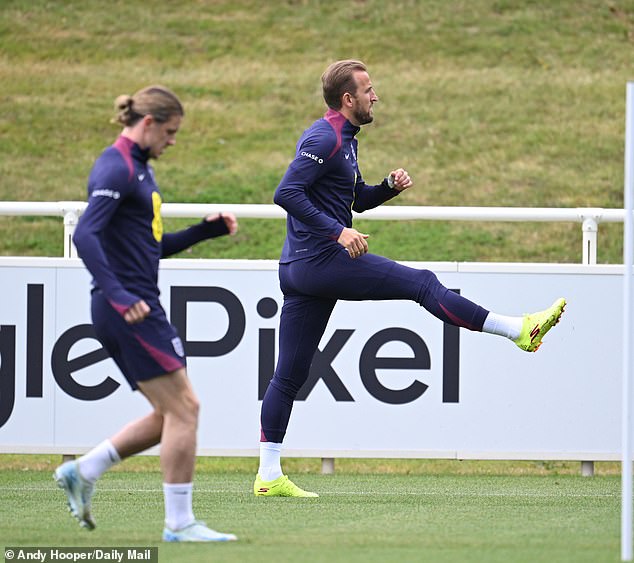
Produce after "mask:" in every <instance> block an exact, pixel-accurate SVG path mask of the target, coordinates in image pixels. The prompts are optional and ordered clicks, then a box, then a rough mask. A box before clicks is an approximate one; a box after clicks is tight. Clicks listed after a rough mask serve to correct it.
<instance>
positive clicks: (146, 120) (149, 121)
mask: <svg viewBox="0 0 634 563" xmlns="http://www.w3.org/2000/svg"><path fill="white" fill-rule="evenodd" d="M155 121H156V120H155V119H154V116H153V115H152V114H151V113H148V114H147V115H144V116H143V125H144V126H145V127H149V126H150V125H152V123H154V122H155Z"/></svg>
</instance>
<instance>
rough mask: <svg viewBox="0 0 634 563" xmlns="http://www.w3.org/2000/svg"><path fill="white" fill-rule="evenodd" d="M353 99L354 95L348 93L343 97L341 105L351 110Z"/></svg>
mask: <svg viewBox="0 0 634 563" xmlns="http://www.w3.org/2000/svg"><path fill="white" fill-rule="evenodd" d="M352 99H353V96H352V94H350V92H346V93H345V94H344V95H343V96H341V104H342V105H343V106H344V107H348V108H351V107H352Z"/></svg>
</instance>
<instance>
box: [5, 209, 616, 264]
mask: <svg viewBox="0 0 634 563" xmlns="http://www.w3.org/2000/svg"><path fill="white" fill-rule="evenodd" d="M85 208H86V203H85V202H80V201H50V202H29V201H4V202H0V215H22V216H54V217H62V218H63V220H64V256H65V257H67V258H71V257H72V258H74V257H76V256H77V254H76V251H75V248H74V246H73V243H72V235H73V232H74V230H75V226H76V225H77V221H78V220H79V217H80V215H81V214H82V212H83V211H84V209H85ZM219 211H224V212H231V213H234V214H235V215H236V216H237V217H238V218H241V217H242V218H253V219H283V218H284V217H286V213H285V212H284V210H283V209H281V208H280V207H278V206H277V205H266V204H235V203H234V204H203V203H165V204H163V205H162V207H161V214H162V216H163V217H179V218H199V217H202V216H204V215H206V214H208V213H214V212H219ZM362 218H363V219H370V220H422V221H501V222H532V221H536V222H551V223H552V222H569V223H579V224H581V232H582V263H583V264H596V261H597V234H598V230H599V224H601V223H623V222H624V220H625V211H624V210H623V209H603V208H592V207H577V208H547V207H433V206H418V205H411V206H391V205H387V206H383V207H380V208H378V209H372V210H370V211H366V212H364V213H363V215H362Z"/></svg>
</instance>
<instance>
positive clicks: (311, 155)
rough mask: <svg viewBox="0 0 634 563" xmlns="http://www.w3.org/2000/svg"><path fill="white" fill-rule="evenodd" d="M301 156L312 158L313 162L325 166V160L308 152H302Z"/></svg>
mask: <svg viewBox="0 0 634 563" xmlns="http://www.w3.org/2000/svg"><path fill="white" fill-rule="evenodd" d="M299 155H300V156H305V157H306V158H310V159H311V160H314V161H315V162H316V163H317V164H323V163H324V159H323V158H321V157H319V156H316V155H314V154H310V153H309V152H306V151H302V152H300V153H299Z"/></svg>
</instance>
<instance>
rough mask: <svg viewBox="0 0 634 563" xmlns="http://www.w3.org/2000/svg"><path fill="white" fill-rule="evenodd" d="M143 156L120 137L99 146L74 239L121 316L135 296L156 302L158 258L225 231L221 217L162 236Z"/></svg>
mask: <svg viewBox="0 0 634 563" xmlns="http://www.w3.org/2000/svg"><path fill="white" fill-rule="evenodd" d="M148 159H149V152H148V151H146V150H142V149H141V148H140V147H139V145H137V144H136V143H134V142H133V141H132V140H131V139H129V138H127V137H124V136H120V137H119V138H118V139H117V140H116V142H115V143H114V144H113V145H111V146H110V147H108V148H107V149H105V150H104V152H103V153H102V154H101V155H100V156H99V158H98V159H97V160H96V161H95V164H94V165H93V168H92V171H91V172H90V177H89V179H88V206H87V208H86V211H85V212H84V214H83V215H82V216H81V218H80V220H79V224H78V225H77V229H76V231H75V235H74V237H73V241H74V243H75V246H76V247H77V251H78V253H79V256H80V257H81V258H82V260H83V261H84V263H85V265H86V267H87V268H88V270H89V272H90V273H91V274H92V276H93V285H94V286H95V287H96V288H98V289H100V290H101V291H102V292H103V293H104V295H105V297H106V299H107V300H108V301H109V302H110V304H111V305H112V306H113V307H114V308H115V309H116V310H117V311H119V313H120V314H123V313H124V312H125V311H126V310H127V309H128V308H129V307H130V306H131V305H133V304H134V303H136V302H137V301H139V300H140V299H143V300H145V301H146V303H147V304H148V305H149V306H150V308H153V307H156V306H158V305H159V289H158V266H159V260H160V259H161V258H163V257H165V256H169V255H171V254H175V253H176V252H180V251H181V250H184V249H185V248H188V247H189V246H191V245H192V244H194V243H196V242H198V241H201V240H203V239H206V238H211V237H214V236H219V235H223V234H226V233H228V229H227V227H226V225H225V223H224V220H223V219H222V218H220V219H219V220H217V221H211V222H206V221H203V222H202V223H200V224H198V225H194V226H193V227H190V228H189V229H185V230H183V231H179V232H176V233H166V234H164V233H163V222H162V219H161V201H162V200H161V193H160V191H159V188H158V186H157V184H156V180H155V179H154V172H153V170H152V167H151V166H150V164H149V163H148Z"/></svg>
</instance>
